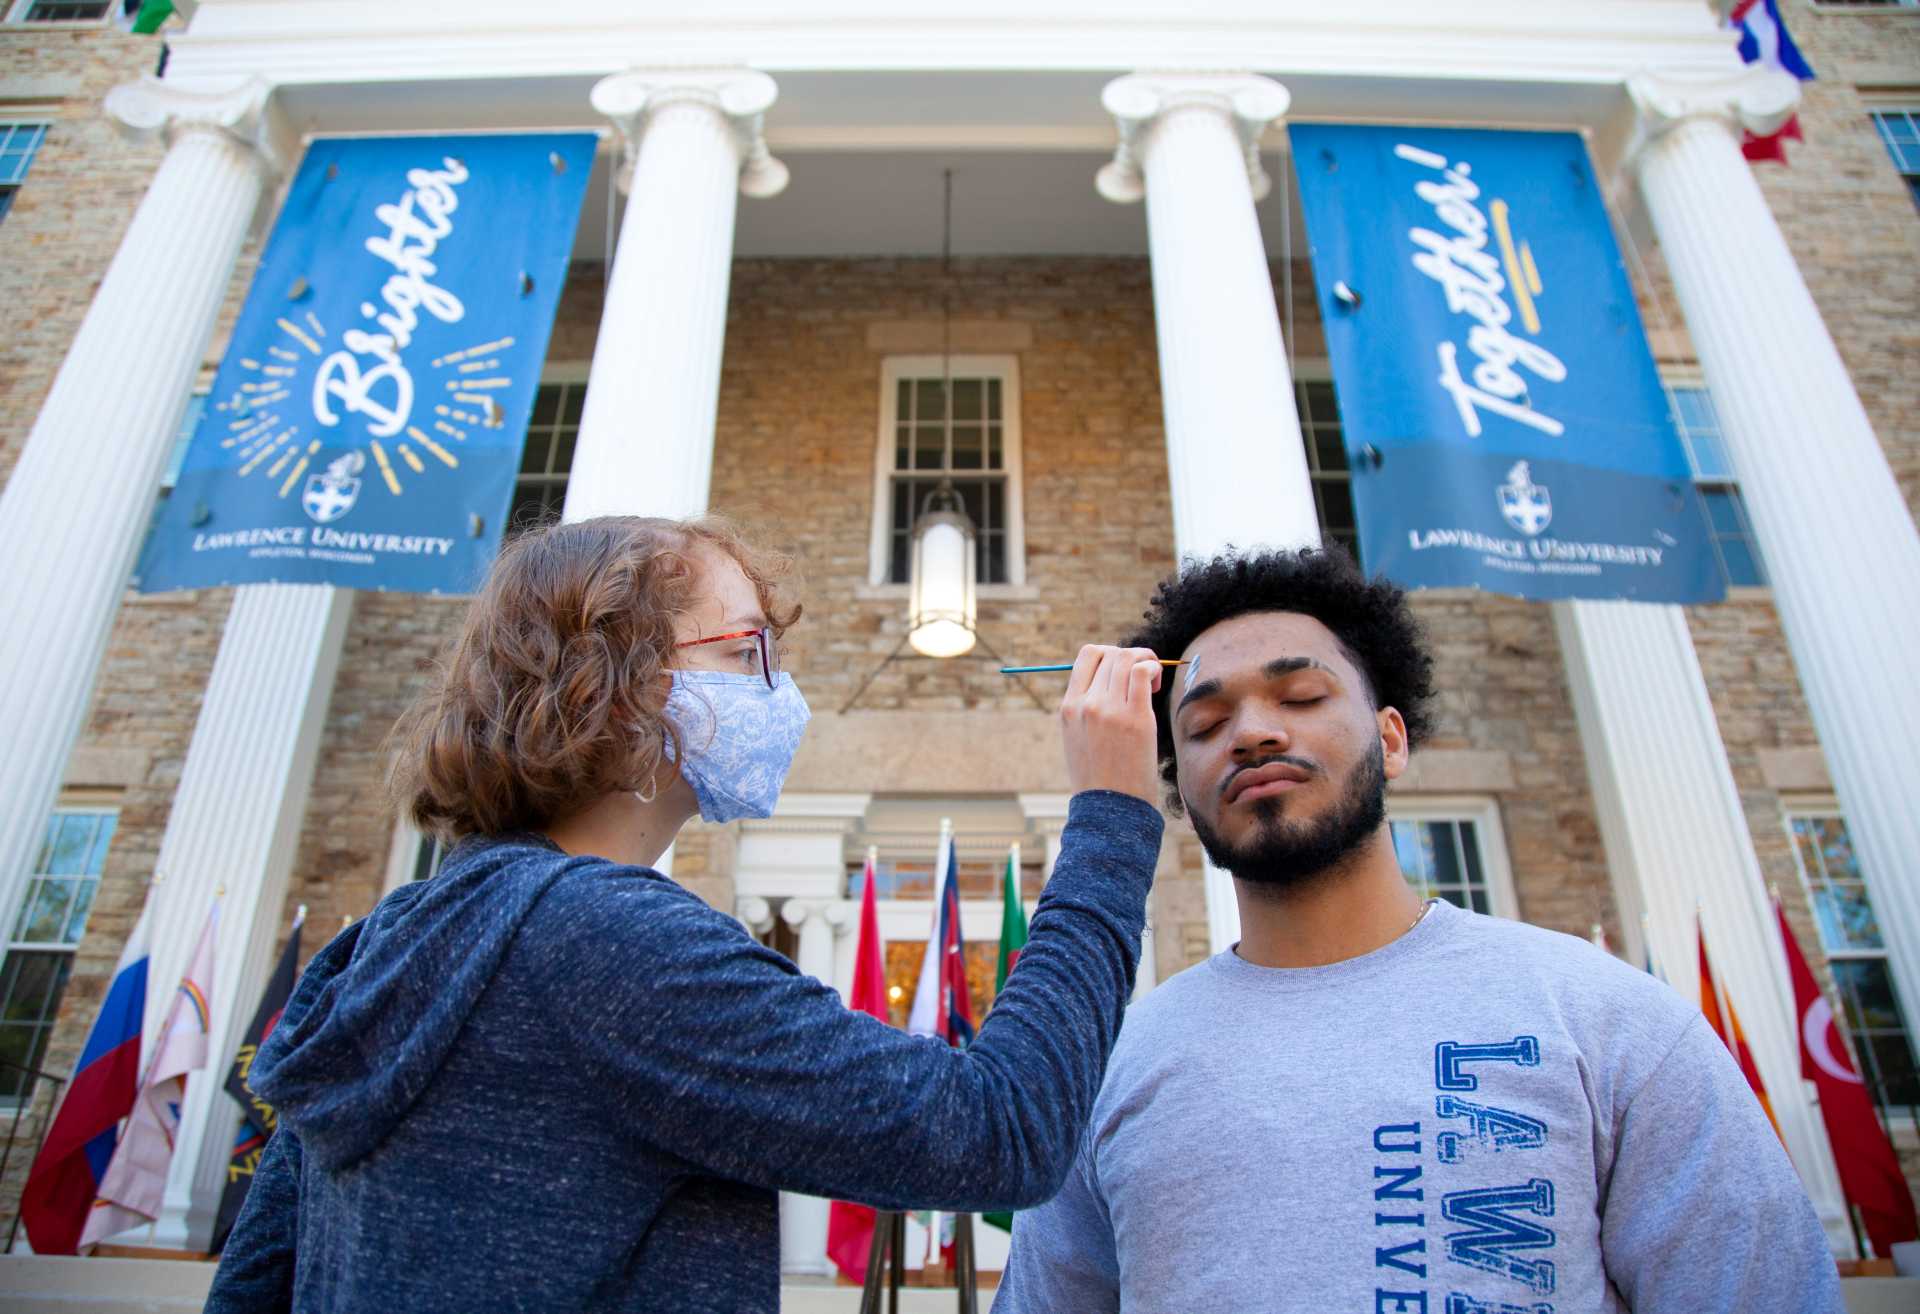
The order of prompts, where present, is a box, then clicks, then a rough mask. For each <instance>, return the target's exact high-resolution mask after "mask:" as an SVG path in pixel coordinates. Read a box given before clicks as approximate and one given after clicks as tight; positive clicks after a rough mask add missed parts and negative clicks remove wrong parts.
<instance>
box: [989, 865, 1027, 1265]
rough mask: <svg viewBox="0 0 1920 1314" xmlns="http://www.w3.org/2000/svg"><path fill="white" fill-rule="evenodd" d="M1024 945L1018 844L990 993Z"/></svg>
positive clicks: (1003, 896)
mask: <svg viewBox="0 0 1920 1314" xmlns="http://www.w3.org/2000/svg"><path fill="white" fill-rule="evenodd" d="M1026 947H1027V905H1026V903H1025V902H1023V901H1022V900H1021V898H1020V846H1019V845H1018V844H1015V845H1014V846H1013V848H1011V849H1010V850H1008V852H1007V872H1006V875H1005V877H1004V878H1002V880H1001V882H1000V963H999V966H998V967H996V968H995V969H994V973H993V993H994V994H995V995H996V996H997V995H999V993H1000V992H1001V991H1002V990H1004V989H1006V985H1007V976H1008V974H1009V973H1011V972H1012V971H1013V969H1014V967H1015V966H1016V965H1017V964H1018V963H1019V962H1020V951H1021V950H1022V949H1025V948H1026ZM980 1218H981V1221H982V1222H985V1223H989V1224H991V1225H992V1226H994V1227H997V1228H999V1229H1000V1230H1001V1231H1003V1232H1011V1231H1013V1214H1012V1213H1011V1212H1010V1211H1009V1212H1005V1213H990V1214H981V1215H980Z"/></svg>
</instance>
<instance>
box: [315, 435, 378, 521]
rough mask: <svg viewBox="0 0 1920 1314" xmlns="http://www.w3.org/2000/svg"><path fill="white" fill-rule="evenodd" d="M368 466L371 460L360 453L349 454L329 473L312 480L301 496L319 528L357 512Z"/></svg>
mask: <svg viewBox="0 0 1920 1314" xmlns="http://www.w3.org/2000/svg"><path fill="white" fill-rule="evenodd" d="M366 464H367V458H366V457H364V456H362V455H360V453H359V452H348V453H347V454H346V455H345V456H343V457H341V458H340V459H339V460H337V461H335V462H333V463H332V464H331V465H329V466H328V467H327V468H326V471H325V473H323V474H317V475H314V476H312V477H311V478H309V479H308V480H307V488H306V491H305V492H304V493H302V494H301V495H300V505H301V507H302V508H303V509H304V510H305V511H306V513H307V516H308V517H309V518H310V519H311V520H313V521H314V523H316V524H321V525H330V524H332V523H333V522H334V521H336V520H338V519H339V518H340V517H341V516H344V515H345V514H346V513H347V512H349V511H351V510H353V504H354V503H355V502H357V501H359V500H360V479H359V474H360V471H361V470H362V469H364V468H365V466H366Z"/></svg>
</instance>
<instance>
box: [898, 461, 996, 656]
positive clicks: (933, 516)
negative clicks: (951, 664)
mask: <svg viewBox="0 0 1920 1314" xmlns="http://www.w3.org/2000/svg"><path fill="white" fill-rule="evenodd" d="M943 500H944V501H945V502H947V503H948V505H947V506H946V507H940V503H941V502H942V501H943ZM936 508H937V509H936ZM979 550H980V549H979V542H978V540H977V539H976V538H975V536H974V531H973V521H971V520H969V519H968V518H967V513H966V512H965V511H964V510H962V509H960V499H959V497H958V496H957V495H955V494H954V492H953V491H952V490H951V489H942V490H941V491H940V492H938V493H935V494H934V495H933V497H932V498H930V499H929V500H928V510H927V511H926V513H925V514H923V515H922V516H921V517H920V519H919V520H917V521H915V522H914V526H913V559H912V570H911V573H910V574H909V576H908V580H909V583H908V586H907V593H908V600H907V625H908V630H907V642H908V643H910V644H912V645H913V650H914V651H915V652H917V653H919V654H921V655H922V656H924V657H960V656H963V655H965V654H966V653H969V652H972V651H973V622H974V597H973V579H974V571H975V568H976V566H975V563H976V559H977V556H978V553H979Z"/></svg>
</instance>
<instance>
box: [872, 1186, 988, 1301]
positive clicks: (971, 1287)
mask: <svg viewBox="0 0 1920 1314" xmlns="http://www.w3.org/2000/svg"><path fill="white" fill-rule="evenodd" d="M906 1250H907V1216H906V1215H905V1214H901V1213H895V1212H893V1211H891V1210H887V1209H880V1210H876V1211H875V1212H874V1216H873V1248H872V1249H871V1250H869V1251H868V1252H867V1281H866V1285H865V1286H863V1287H862V1288H861V1289H860V1314H880V1284H881V1282H882V1281H883V1279H882V1277H881V1274H882V1273H883V1272H888V1270H889V1265H888V1259H889V1257H891V1259H892V1264H891V1271H890V1273H889V1277H888V1279H885V1280H886V1282H887V1314H900V1288H901V1287H903V1286H905V1285H906V1281H907V1255H906ZM953 1276H954V1284H955V1286H956V1288H957V1295H958V1296H959V1314H980V1279H979V1274H978V1272H976V1270H975V1265H974V1255H973V1215H972V1214H956V1215H954V1219H953Z"/></svg>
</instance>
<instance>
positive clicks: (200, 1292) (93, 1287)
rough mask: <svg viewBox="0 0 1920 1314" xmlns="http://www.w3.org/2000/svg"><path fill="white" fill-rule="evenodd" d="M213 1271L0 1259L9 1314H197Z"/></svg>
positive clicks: (1, 1292)
mask: <svg viewBox="0 0 1920 1314" xmlns="http://www.w3.org/2000/svg"><path fill="white" fill-rule="evenodd" d="M213 1267H214V1266H213V1265H212V1264H208V1263H196V1262H194V1261H192V1260H169V1259H78V1258H75V1257H73V1256H71V1255H0V1309H5V1310H7V1311H8V1314H77V1311H80V1310H85V1311H87V1314H95V1311H98V1314H194V1311H197V1310H198V1309H199V1308H200V1307H201V1306H202V1305H204V1304H206V1303H207V1288H208V1286H210V1285H211V1284H212V1282H213Z"/></svg>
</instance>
